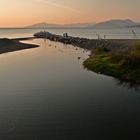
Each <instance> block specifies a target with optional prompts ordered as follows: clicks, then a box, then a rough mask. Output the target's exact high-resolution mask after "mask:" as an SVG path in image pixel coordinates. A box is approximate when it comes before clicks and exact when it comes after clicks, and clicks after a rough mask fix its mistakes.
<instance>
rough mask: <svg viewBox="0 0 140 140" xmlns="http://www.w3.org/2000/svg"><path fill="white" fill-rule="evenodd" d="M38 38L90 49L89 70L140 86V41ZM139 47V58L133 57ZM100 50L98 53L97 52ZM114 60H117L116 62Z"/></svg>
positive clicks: (42, 34)
mask: <svg viewBox="0 0 140 140" xmlns="http://www.w3.org/2000/svg"><path fill="white" fill-rule="evenodd" d="M34 36H35V37H36V38H46V39H49V40H51V41H55V42H61V43H65V44H70V45H73V46H77V47H80V48H84V49H88V50H90V51H91V55H90V56H89V58H88V59H87V60H85V61H84V62H83V65H84V67H85V68H87V69H88V70H91V71H93V72H96V73H99V74H104V75H108V76H112V77H114V78H117V79H120V80H124V81H125V82H130V83H133V84H137V85H140V39H102V40H97V39H87V38H79V37H71V36H68V37H63V36H61V35H55V34H51V33H49V32H39V33H36V34H35V35H34ZM136 45H138V46H137V51H134V52H137V56H135V55H136V54H135V55H134V54H133V55H132V53H133V52H132V51H133V50H134V46H136ZM96 50H98V52H96ZM113 59H116V60H115V61H116V62H115V61H114V60H113Z"/></svg>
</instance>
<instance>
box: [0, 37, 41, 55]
mask: <svg viewBox="0 0 140 140" xmlns="http://www.w3.org/2000/svg"><path fill="white" fill-rule="evenodd" d="M30 39H33V37H27V38H14V39H8V38H1V39H0V54H3V53H9V52H14V51H20V50H25V49H32V48H37V47H39V46H38V45H33V44H26V43H21V42H20V41H25V40H30Z"/></svg>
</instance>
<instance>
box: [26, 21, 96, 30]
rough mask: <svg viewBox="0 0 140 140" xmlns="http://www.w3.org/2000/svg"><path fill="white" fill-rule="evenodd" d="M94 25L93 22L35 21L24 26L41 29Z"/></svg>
mask: <svg viewBox="0 0 140 140" xmlns="http://www.w3.org/2000/svg"><path fill="white" fill-rule="evenodd" d="M91 25H94V23H76V24H63V25H58V24H48V23H45V22H42V23H37V24H33V25H29V26H26V27H24V28H33V29H38V28H39V29H43V28H87V27H88V26H91Z"/></svg>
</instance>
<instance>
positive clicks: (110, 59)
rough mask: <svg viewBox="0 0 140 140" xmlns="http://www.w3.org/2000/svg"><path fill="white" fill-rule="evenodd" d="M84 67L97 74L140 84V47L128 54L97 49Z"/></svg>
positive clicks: (136, 46)
mask: <svg viewBox="0 0 140 140" xmlns="http://www.w3.org/2000/svg"><path fill="white" fill-rule="evenodd" d="M84 66H85V68H87V69H89V70H91V71H94V72H97V73H101V74H105V75H109V76H113V77H116V78H119V79H120V80H124V81H128V82H134V83H137V84H140V45H135V46H134V47H132V49H131V50H130V51H129V52H127V53H121V52H116V53H115V52H111V51H109V50H107V49H106V48H96V49H94V50H93V51H92V54H91V56H90V58H88V59H87V60H86V61H85V62H84Z"/></svg>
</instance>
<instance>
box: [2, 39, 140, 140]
mask: <svg viewBox="0 0 140 140" xmlns="http://www.w3.org/2000/svg"><path fill="white" fill-rule="evenodd" d="M26 42H28V43H35V44H39V45H40V47H39V48H35V49H30V50H24V51H19V52H13V53H7V54H3V55H0V139H2V140H46V139H47V140H80V139H84V140H90V139H95V140H100V139H101V140H108V139H110V140H115V139H117V140H118V139H119V140H120V139H125V138H127V139H129V138H130V139H131V137H132V138H133V139H134V138H135V137H136V136H137V137H140V91H139V90H135V89H134V88H128V87H127V86H120V85H119V84H118V81H117V80H115V79H114V78H111V77H108V76H103V75H99V74H96V73H93V72H90V71H88V70H86V69H84V68H83V66H82V62H83V61H84V59H86V58H87V57H88V54H89V52H85V51H84V50H83V49H80V48H75V47H73V46H70V45H64V44H61V43H55V42H51V41H48V40H43V39H35V40H32V41H26ZM78 57H81V59H80V60H78Z"/></svg>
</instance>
